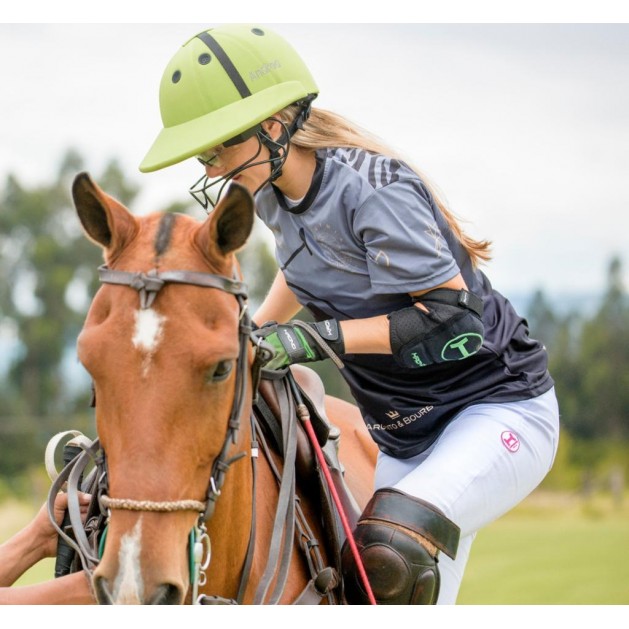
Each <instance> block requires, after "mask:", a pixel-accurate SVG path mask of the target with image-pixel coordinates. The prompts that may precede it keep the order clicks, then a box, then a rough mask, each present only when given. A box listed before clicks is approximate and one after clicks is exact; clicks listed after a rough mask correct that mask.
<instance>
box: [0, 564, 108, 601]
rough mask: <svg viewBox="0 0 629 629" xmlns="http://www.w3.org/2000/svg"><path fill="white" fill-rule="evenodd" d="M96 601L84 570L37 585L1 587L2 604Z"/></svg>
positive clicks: (0, 598) (0, 599)
mask: <svg viewBox="0 0 629 629" xmlns="http://www.w3.org/2000/svg"><path fill="white" fill-rule="evenodd" d="M95 602H96V601H95V600H94V596H93V595H92V592H91V590H90V586H89V582H88V578H87V575H86V574H85V573H84V572H74V573H72V574H68V575H66V576H64V577H59V578H58V579H52V580H50V581H46V582H45V583H39V584H37V585H24V586H21V587H0V605H93V604H95Z"/></svg>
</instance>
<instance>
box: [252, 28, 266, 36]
mask: <svg viewBox="0 0 629 629" xmlns="http://www.w3.org/2000/svg"><path fill="white" fill-rule="evenodd" d="M251 32H252V33H253V34H254V35H259V36H260V37H262V35H264V31H263V30H262V29H261V28H252V29H251Z"/></svg>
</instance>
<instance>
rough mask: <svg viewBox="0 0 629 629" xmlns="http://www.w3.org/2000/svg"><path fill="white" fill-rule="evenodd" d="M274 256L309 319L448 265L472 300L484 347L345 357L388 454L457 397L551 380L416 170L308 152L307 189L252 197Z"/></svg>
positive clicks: (469, 400) (377, 303)
mask: <svg viewBox="0 0 629 629" xmlns="http://www.w3.org/2000/svg"><path fill="white" fill-rule="evenodd" d="M256 205H257V210H258V214H259V216H260V217H261V218H262V220H263V221H264V222H265V223H266V225H267V226H268V227H269V228H270V229H271V231H272V232H273V235H274V237H275V241H276V258H277V262H278V264H279V266H280V268H281V270H282V271H283V273H284V276H285V278H286V281H287V283H288V285H289V286H290V288H291V289H292V290H293V291H294V292H295V294H296V296H297V298H298V300H299V302H300V303H301V304H302V305H303V306H304V307H306V308H308V309H309V310H310V311H311V312H312V313H313V315H314V317H315V318H316V319H317V320H322V319H327V318H336V319H339V320H345V319H362V318H367V317H372V316H376V315H383V314H389V313H391V312H393V311H395V310H398V309H400V308H405V307H407V306H410V305H411V303H412V301H411V298H410V297H409V295H408V293H410V292H414V291H418V290H425V289H430V288H433V287H435V286H437V285H439V284H443V283H444V282H446V281H447V280H449V279H451V278H452V277H454V276H455V275H457V274H458V273H459V272H460V273H462V275H463V278H464V279H465V282H466V283H467V286H468V288H469V289H470V291H472V292H473V293H475V294H477V295H479V296H480V297H482V299H483V304H484V314H483V323H484V326H485V341H484V343H483V348H482V349H481V350H480V351H479V352H478V353H477V354H475V355H474V356H472V357H469V358H466V359H465V360H461V361H456V362H449V363H442V364H438V365H430V366H427V367H422V368H418V369H405V368H402V367H400V366H398V365H397V363H396V362H395V361H394V360H393V358H392V357H391V356H387V355H382V354H346V355H344V356H343V357H342V359H343V362H344V363H345V369H343V370H342V371H341V373H342V375H343V376H344V377H345V379H346V381H347V383H348V385H349V386H350V389H351V391H352V394H353V395H354V397H355V399H356V401H357V403H358V405H359V407H360V409H361V412H362V414H363V417H364V420H365V422H366V424H367V428H368V429H369V430H370V432H371V434H372V436H373V438H374V440H375V441H376V443H377V444H378V445H379V447H380V448H381V449H382V450H383V451H384V452H387V453H388V454H391V455H393V456H397V457H400V458H407V457H410V456H414V455H416V454H419V453H420V452H422V451H423V450H425V449H426V448H427V447H429V446H430V445H431V444H432V443H433V441H434V440H435V439H436V438H437V437H438V436H439V434H440V433H441V431H442V430H443V429H444V428H445V426H446V425H447V423H448V422H449V421H450V420H452V419H453V418H454V416H455V415H456V414H457V413H458V412H459V411H460V410H462V409H463V408H465V407H466V406H469V405H471V404H477V403H480V402H488V401H493V402H501V401H503V402H506V401H515V400H521V399H526V398H529V397H534V396H536V395H540V394H541V393H544V392H545V391H547V390H548V389H550V388H551V387H552V386H553V381H552V379H551V377H550V375H549V374H548V371H547V357H546V351H545V349H544V348H543V346H542V345H541V344H540V343H538V342H537V341H534V340H532V339H530V338H529V336H528V329H527V323H526V321H525V320H524V319H523V318H522V317H520V316H519V315H518V314H517V313H516V312H515V310H514V309H513V307H512V306H511V304H510V303H509V302H508V301H507V300H506V299H505V298H504V297H503V296H502V295H500V293H498V292H497V291H495V290H493V289H492V287H491V285H490V283H489V280H488V279H487V277H486V276H485V275H484V274H483V273H482V272H480V271H478V270H474V269H473V267H472V265H471V262H470V259H469V256H468V255H467V253H466V252H465V250H464V249H463V247H462V246H461V245H460V243H459V241H458V239H457V238H456V237H455V236H454V234H453V233H452V231H451V230H450V228H449V227H448V225H447V222H446V221H445V219H444V217H443V215H442V213H441V211H440V210H439V209H438V207H437V206H436V204H435V203H434V201H433V199H432V196H431V194H430V192H429V191H428V189H427V188H426V187H425V185H424V184H423V182H422V181H421V179H420V178H419V177H418V175H417V174H416V173H415V172H413V171H412V170H411V169H410V168H409V167H408V166H407V165H405V164H404V163H403V162H400V161H398V160H395V159H391V158H387V157H384V156H382V155H375V154H371V153H368V152H366V151H363V150H358V149H344V148H341V149H328V150H327V151H318V152H317V168H316V170H315V174H314V177H313V181H312V184H311V186H310V189H309V191H308V193H307V194H306V196H305V197H304V199H303V200H302V201H301V203H299V204H298V205H297V206H294V207H289V205H288V204H287V203H286V199H285V198H284V196H283V195H282V193H281V192H280V191H279V189H277V188H276V187H275V186H266V187H265V188H263V189H262V190H261V191H260V192H259V193H258V195H257V196H256Z"/></svg>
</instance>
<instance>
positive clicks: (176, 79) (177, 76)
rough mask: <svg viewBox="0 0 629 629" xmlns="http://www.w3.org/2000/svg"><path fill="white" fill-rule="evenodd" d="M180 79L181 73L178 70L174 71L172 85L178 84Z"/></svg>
mask: <svg viewBox="0 0 629 629" xmlns="http://www.w3.org/2000/svg"><path fill="white" fill-rule="evenodd" d="M180 79H181V72H180V71H179V70H175V71H174V72H173V77H172V82H173V83H179V80H180Z"/></svg>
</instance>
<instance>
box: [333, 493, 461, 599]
mask: <svg viewBox="0 0 629 629" xmlns="http://www.w3.org/2000/svg"><path fill="white" fill-rule="evenodd" d="M459 535H460V530H459V528H458V527H457V526H456V524H454V523H453V522H451V521H450V520H448V518H446V516H445V515H444V514H443V513H441V511H439V510H438V509H437V508H436V507H434V506H433V505H431V504H430V503H427V502H425V501H423V500H419V499H418V498H414V497H413V496H409V495H408V494H405V493H403V492H401V491H398V490H396V489H392V488H384V489H380V490H378V491H377V492H376V493H375V494H374V495H373V497H372V499H371V500H370V501H369V504H368V505H367V507H366V509H365V511H364V512H363V514H362V515H361V517H360V519H359V521H358V526H357V527H356V531H355V532H354V537H355V540H356V546H357V548H358V551H359V553H360V557H361V561H362V562H363V565H364V567H365V572H366V574H367V578H368V580H369V584H370V587H371V589H372V592H373V595H374V597H375V599H376V602H377V603H378V604H380V605H432V604H435V603H436V601H437V597H438V596H439V586H440V577H439V569H438V559H437V557H438V553H439V551H440V550H441V551H443V552H445V553H446V554H447V555H448V556H449V557H452V558H454V557H455V556H456V550H457V547H458V542H459ZM342 568H343V579H344V587H345V598H346V600H347V602H348V603H350V604H359V605H362V604H367V603H368V602H369V599H368V597H367V594H366V592H365V588H364V586H363V584H362V581H361V580H360V578H359V574H358V569H357V567H356V563H355V561H354V557H353V555H352V553H351V552H350V550H349V547H348V544H345V547H344V548H343V556H342Z"/></svg>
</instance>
